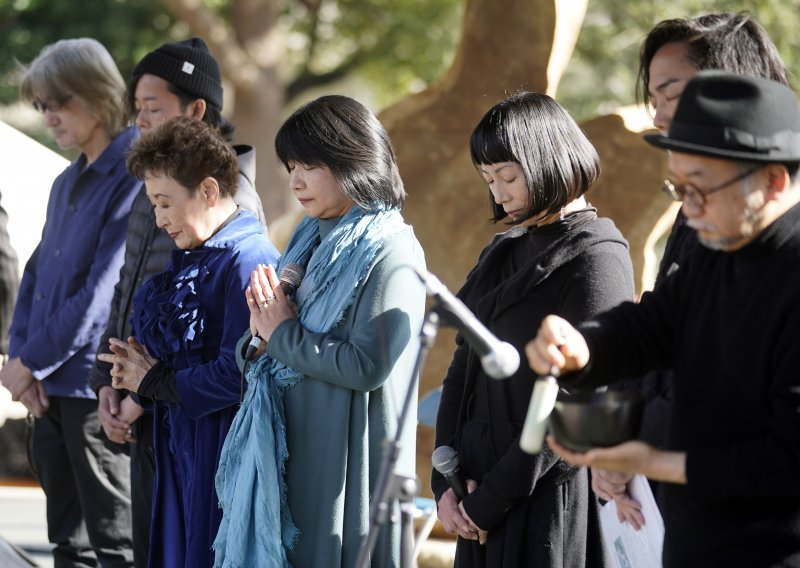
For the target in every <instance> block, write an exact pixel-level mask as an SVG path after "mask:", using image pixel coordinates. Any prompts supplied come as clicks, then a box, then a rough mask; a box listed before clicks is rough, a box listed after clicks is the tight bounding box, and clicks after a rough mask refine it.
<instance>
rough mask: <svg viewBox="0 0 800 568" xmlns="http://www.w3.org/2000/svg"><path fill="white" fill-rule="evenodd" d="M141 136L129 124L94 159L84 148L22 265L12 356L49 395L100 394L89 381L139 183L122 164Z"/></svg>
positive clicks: (56, 189)
mask: <svg viewBox="0 0 800 568" xmlns="http://www.w3.org/2000/svg"><path fill="white" fill-rule="evenodd" d="M136 135H137V131H136V129H135V128H128V129H126V130H124V131H123V132H122V133H120V134H118V135H117V136H116V137H115V138H114V140H112V142H111V144H110V145H109V146H108V147H107V148H106V149H105V150H104V151H103V153H102V154H101V155H100V157H99V158H97V160H95V161H94V162H93V163H92V164H90V165H88V166H87V165H86V156H85V155H83V154H81V155H80V156H79V157H78V158H77V159H76V160H75V161H74V162H73V163H72V164H70V166H69V167H68V168H67V169H66V170H64V172H63V173H62V174H61V175H59V176H58V177H57V178H56V180H55V182H53V188H52V189H51V191H50V198H49V201H48V204H47V216H46V219H45V225H44V230H43V231H42V240H41V241H40V242H39V245H38V246H37V247H36V250H34V252H33V254H32V255H31V258H30V259H29V260H28V263H27V264H26V265H25V272H24V274H23V275H22V282H21V283H20V291H19V298H18V300H17V305H16V308H15V310H14V319H13V322H12V324H11V340H10V341H11V343H10V346H9V356H11V357H20V358H21V359H22V362H23V364H25V366H26V367H28V368H29V369H30V370H31V371H32V372H33V376H34V377H36V378H37V379H39V380H41V381H44V387H45V390H46V391H47V394H48V395H50V396H66V397H76V398H95V394H94V392H93V391H92V390H91V389H90V388H89V386H88V384H87V380H88V376H89V371H90V370H91V367H92V364H93V362H94V357H95V353H97V345H98V342H99V340H100V336H101V335H102V333H103V329H104V327H105V324H106V322H107V321H108V313H109V307H110V305H111V299H112V297H113V295H114V285H115V284H116V282H117V279H118V277H119V270H120V267H121V266H122V261H123V254H124V251H125V231H126V229H127V224H128V213H129V212H130V209H131V204H132V203H133V199H134V197H135V195H136V193H137V192H138V191H139V189H140V187H141V182H140V181H139V180H137V179H136V178H134V177H133V176H131V175H130V174H128V171H127V169H126V167H125V152H126V151H127V150H128V148H129V147H130V145H131V143H132V142H133V141H134V140H135V137H136Z"/></svg>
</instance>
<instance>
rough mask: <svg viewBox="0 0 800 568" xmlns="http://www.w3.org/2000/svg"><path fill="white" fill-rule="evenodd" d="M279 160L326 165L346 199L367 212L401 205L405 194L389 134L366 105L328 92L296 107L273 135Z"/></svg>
mask: <svg viewBox="0 0 800 568" xmlns="http://www.w3.org/2000/svg"><path fill="white" fill-rule="evenodd" d="M275 153H276V154H277V156H278V160H279V161H280V162H281V163H282V164H283V165H284V167H286V169H287V171H288V169H289V162H297V163H299V164H305V165H309V166H325V167H327V168H328V169H329V170H330V171H331V173H332V174H333V175H334V176H335V177H336V179H337V181H338V182H339V187H340V189H341V190H342V193H344V194H345V195H346V196H347V197H349V198H350V199H352V200H353V202H354V203H355V204H356V205H358V206H359V207H361V208H362V209H364V210H367V211H373V210H377V209H399V208H401V207H402V206H403V204H404V203H405V198H406V192H405V189H404V188H403V181H402V180H401V179H400V172H399V170H398V168H397V160H396V158H395V154H394V149H393V148H392V143H391V141H390V140H389V135H388V134H387V133H386V130H385V129H384V128H383V125H381V123H380V121H378V119H377V117H376V116H375V115H374V114H372V112H370V111H369V110H368V109H367V108H366V107H365V106H364V105H362V104H361V103H360V102H358V101H356V100H355V99H352V98H350V97H345V96H342V95H328V96H324V97H320V98H318V99H316V100H314V101H311V102H310V103H308V104H306V105H304V106H302V107H301V108H299V109H298V110H296V111H295V112H294V113H292V115H291V116H290V117H289V118H288V119H286V122H284V123H283V125H282V126H281V128H280V130H279V131H278V134H277V135H276V137H275Z"/></svg>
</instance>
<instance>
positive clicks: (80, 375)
mask: <svg viewBox="0 0 800 568" xmlns="http://www.w3.org/2000/svg"><path fill="white" fill-rule="evenodd" d="M20 91H21V94H22V98H23V99H24V100H26V101H29V102H32V103H33V105H34V107H35V108H36V109H38V110H39V111H40V112H42V113H43V116H44V122H45V125H46V126H47V127H48V129H49V130H50V132H51V133H52V135H53V137H54V138H55V139H56V141H57V143H58V145H59V146H60V147H61V148H63V149H67V148H73V147H75V148H78V149H79V150H80V155H79V156H78V157H77V158H76V159H75V161H73V162H72V164H70V166H69V167H68V168H67V169H66V170H65V171H64V172H63V173H62V174H61V175H59V176H58V177H57V178H56V180H55V182H54V183H53V187H52V189H51V191H50V197H49V202H48V205H47V217H46V221H45V226H44V230H43V231H42V240H41V241H40V242H39V245H38V246H37V247H36V249H35V251H34V253H33V255H32V256H31V258H30V260H28V262H27V264H26V266H25V271H24V274H23V276H22V281H21V284H20V290H19V298H18V300H17V305H16V308H15V310H14V318H13V322H12V326H11V336H10V345H9V357H10V359H9V361H8V363H7V364H6V365H5V367H4V368H3V371H2V373H1V374H0V379H2V382H3V385H4V386H5V387H6V388H8V389H9V390H10V391H11V393H12V396H13V397H14V398H15V399H19V400H20V401H22V402H23V403H24V404H25V405H26V406H27V407H28V409H29V411H30V412H31V414H33V416H34V417H35V421H34V426H33V462H34V464H35V468H36V470H37V473H38V477H39V481H40V483H41V485H42V488H43V489H44V492H45V495H46V496H47V531H48V537H49V539H50V542H52V543H53V544H54V545H55V548H54V550H53V556H54V558H55V565H56V566H96V565H97V564H100V565H102V566H131V565H132V563H133V553H132V549H131V519H130V497H129V491H130V487H129V486H130V480H129V473H128V470H129V458H128V448H127V447H123V446H118V445H116V444H110V443H109V442H108V439H107V438H106V436H105V435H104V434H103V430H102V428H101V426H100V423H99V421H98V416H97V400H96V397H95V393H94V391H93V390H92V389H91V388H90V387H89V384H88V377H89V371H90V370H91V368H92V365H93V364H94V358H95V353H96V352H97V346H98V343H99V340H100V335H101V334H102V330H103V326H104V325H105V322H106V321H107V320H108V313H109V310H108V307H109V304H110V303H111V298H112V296H113V294H114V285H115V284H116V282H117V278H118V277H119V269H120V267H121V266H122V260H123V255H124V247H125V230H126V227H127V224H128V214H129V212H130V209H131V204H132V202H133V199H134V197H135V195H136V193H137V192H138V191H139V187H140V186H141V183H140V182H139V180H137V179H136V178H134V177H133V176H131V175H129V174H128V171H127V169H126V167H125V157H124V156H125V152H126V151H127V150H128V149H129V148H130V145H131V143H132V142H133V141H134V140H135V137H136V129H135V128H130V127H129V128H126V125H125V122H126V121H125V112H124V94H125V82H124V80H123V79H122V76H121V75H120V73H119V70H118V69H117V67H116V65H115V63H114V61H113V59H112V58H111V55H110V54H109V53H108V51H107V50H106V49H105V48H104V47H103V46H102V45H101V44H100V43H98V42H97V41H95V40H93V39H88V38H82V39H71V40H62V41H59V42H56V43H54V44H52V45H49V46H47V47H45V48H44V49H43V50H42V52H41V53H40V54H39V56H38V57H37V58H36V59H35V60H34V61H33V62H32V63H31V64H30V66H29V67H28V68H27V69H26V70H25V71H24V73H23V77H22V83H21V86H20Z"/></svg>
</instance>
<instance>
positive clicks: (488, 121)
mask: <svg viewBox="0 0 800 568" xmlns="http://www.w3.org/2000/svg"><path fill="white" fill-rule="evenodd" d="M499 114H500V113H499V112H497V113H491V116H489V115H487V116H486V117H484V119H483V120H482V121H481V122H480V124H478V126H477V127H476V128H475V130H474V131H473V132H472V136H471V137H470V140H469V152H470V156H471V157H472V163H473V164H474V165H476V166H477V165H478V164H497V163H500V162H519V159H518V158H517V157H516V156H514V153H513V152H512V151H511V149H510V148H509V146H510V144H509V143H508V134H507V132H506V129H505V127H504V126H503V124H501V123H499V118H497V115H499Z"/></svg>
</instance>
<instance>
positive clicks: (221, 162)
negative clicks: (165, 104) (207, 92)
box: [126, 116, 239, 197]
mask: <svg viewBox="0 0 800 568" xmlns="http://www.w3.org/2000/svg"><path fill="white" fill-rule="evenodd" d="M126 165H127V166H128V171H129V172H130V173H131V175H132V176H134V177H136V178H139V179H141V180H144V179H145V178H146V177H147V176H148V175H149V176H152V175H164V176H166V177H168V178H171V179H174V180H175V181H177V182H178V183H179V184H181V185H182V186H183V187H185V188H186V189H188V190H189V195H194V193H195V191H197V188H198V187H199V186H200V182H202V181H203V180H204V179H205V178H207V177H213V178H214V179H215V180H217V183H218V184H219V193H220V195H222V196H223V197H226V196H231V197H233V196H234V195H235V194H236V187H237V183H238V181H239V161H238V159H237V158H236V153H235V152H234V151H233V149H232V148H231V146H230V144H228V142H227V141H226V140H225V139H224V138H223V137H222V134H221V133H220V132H219V131H218V130H217V129H216V128H214V127H213V126H211V125H210V124H208V123H206V122H203V121H200V120H192V119H191V118H189V117H186V116H178V117H175V118H171V119H169V120H165V121H164V122H162V123H161V124H159V125H158V126H156V127H155V128H153V129H152V130H151V131H149V132H147V133H146V134H144V135H142V137H141V138H140V139H139V141H138V142H137V143H136V144H134V145H133V148H131V151H130V152H129V154H128V158H127V162H126Z"/></svg>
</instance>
